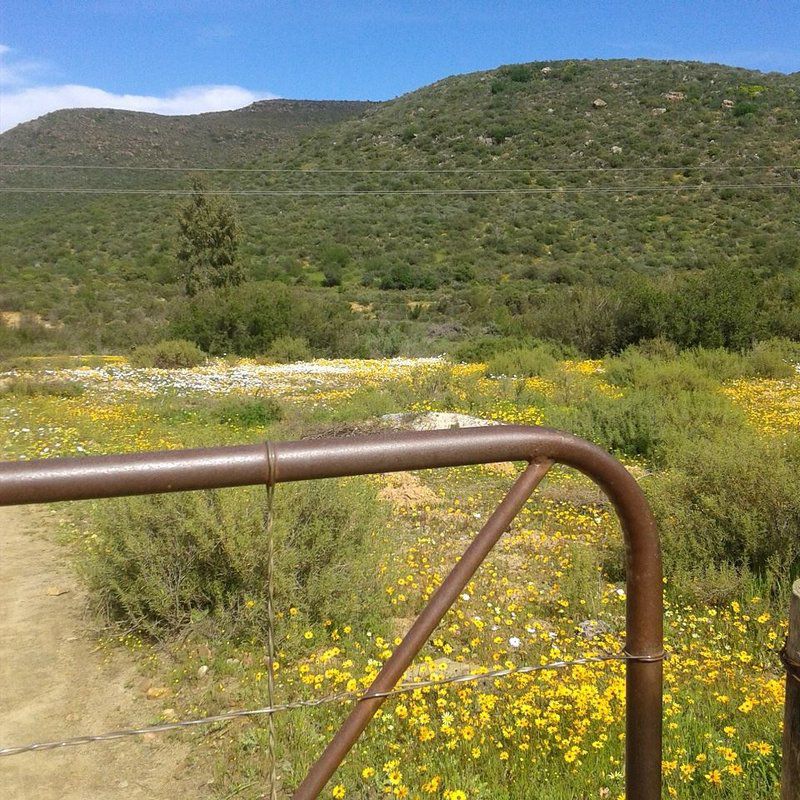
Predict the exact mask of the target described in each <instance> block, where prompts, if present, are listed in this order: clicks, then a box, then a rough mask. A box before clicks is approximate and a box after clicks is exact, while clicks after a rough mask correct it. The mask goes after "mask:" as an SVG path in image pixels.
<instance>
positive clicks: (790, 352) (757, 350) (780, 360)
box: [744, 339, 800, 378]
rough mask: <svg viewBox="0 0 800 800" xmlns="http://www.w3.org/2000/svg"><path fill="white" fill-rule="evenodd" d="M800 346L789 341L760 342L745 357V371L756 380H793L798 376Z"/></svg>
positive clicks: (772, 340) (771, 340)
mask: <svg viewBox="0 0 800 800" xmlns="http://www.w3.org/2000/svg"><path fill="white" fill-rule="evenodd" d="M798 362H800V346H798V345H797V343H795V342H790V341H788V340H787V339H770V340H768V341H765V342H758V343H756V344H755V345H754V346H753V349H752V350H751V351H750V352H749V353H748V354H747V355H746V356H745V357H744V371H745V373H746V374H747V375H748V376H751V377H755V378H791V377H793V376H794V375H796V374H797V372H796V364H797V363H798Z"/></svg>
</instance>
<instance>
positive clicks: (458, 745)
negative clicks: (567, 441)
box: [0, 358, 800, 800]
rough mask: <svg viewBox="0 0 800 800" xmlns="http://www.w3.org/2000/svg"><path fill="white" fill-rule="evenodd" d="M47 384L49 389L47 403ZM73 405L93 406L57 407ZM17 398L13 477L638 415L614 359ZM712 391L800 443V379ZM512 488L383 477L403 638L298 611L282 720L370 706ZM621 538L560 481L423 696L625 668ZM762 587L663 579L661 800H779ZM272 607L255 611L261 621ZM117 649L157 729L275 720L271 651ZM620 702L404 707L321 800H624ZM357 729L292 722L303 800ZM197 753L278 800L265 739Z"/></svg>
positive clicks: (88, 372) (99, 382) (646, 469)
mask: <svg viewBox="0 0 800 800" xmlns="http://www.w3.org/2000/svg"><path fill="white" fill-rule="evenodd" d="M47 385H52V386H53V387H55V388H54V389H53V391H47V390H46V388H45V389H42V390H37V388H36V387H40V388H41V387H46V386H47ZM60 385H62V386H63V385H67V386H70V387H78V389H77V390H76V391H72V390H70V391H63V392H59V391H58V389H57V387H58V386H60ZM0 386H2V387H3V392H2V396H0V418H2V420H3V428H2V432H0V450H1V451H2V456H3V458H7V459H11V458H39V457H52V456H61V455H80V454H83V453H101V452H113V451H133V450H140V449H158V448H170V447H180V446H193V445H198V444H210V443H226V442H234V441H235V442H241V441H247V440H258V439H263V438H264V436H265V435H269V436H276V437H278V436H287V437H289V436H294V435H297V433H298V432H300V431H303V430H307V429H309V428H311V429H313V430H315V432H318V431H320V430H322V431H323V432H324V430H325V428H326V426H327V427H328V428H330V429H335V428H336V426H337V425H341V424H342V423H344V422H348V421H349V422H355V421H359V422H360V421H364V420H365V419H366V418H368V417H376V416H378V417H379V416H381V415H385V414H392V413H397V412H407V411H410V412H417V413H425V412H430V411H452V412H459V413H464V414H471V415H477V416H481V417H484V418H487V419H492V420H495V421H497V422H515V423H525V424H560V423H561V421H562V420H563V419H564V418H565V414H566V413H567V412H568V411H570V409H572V408H575V407H577V406H578V405H579V404H581V403H582V402H583V401H584V400H585V399H586V398H587V397H590V396H592V397H602V398H604V399H605V400H604V402H609V403H612V404H613V403H615V402H619V401H621V400H622V399H623V398H624V397H625V395H626V389H625V387H624V386H620V385H617V384H614V383H611V382H610V381H609V380H607V378H606V375H605V370H604V364H603V363H602V362H600V361H566V362H562V363H561V364H560V365H559V366H558V369H557V370H554V371H552V372H551V373H549V374H547V375H535V376H529V377H523V378H514V377H508V376H495V375H491V374H489V373H488V372H487V368H486V366H485V365H481V364H470V365H453V364H450V363H448V362H446V361H443V360H439V359H420V360H413V359H393V360H381V361H345V360H342V361H318V362H313V363H311V364H294V365H282V366H264V365H259V364H257V363H255V362H248V361H238V362H235V363H231V362H216V363H213V364H211V365H209V366H205V367H198V368H194V369H190V370H172V371H166V370H155V369H133V368H131V367H130V366H129V365H128V364H127V363H126V362H125V361H124V360H122V359H118V358H107V359H104V360H101V359H97V358H95V359H92V360H91V362H88V361H86V360H82V359H74V360H72V361H67V362H65V361H63V360H62V361H61V362H60V363H58V364H57V365H54V364H53V363H51V362H49V361H47V360H43V361H42V362H35V361H28V362H27V363H26V364H25V365H24V366H22V367H20V368H17V369H15V370H10V371H8V372H7V373H5V374H3V375H0ZM19 387H23V388H19ZM24 387H27V388H24ZM31 387H32V388H31ZM718 393H719V396H720V398H721V402H727V403H729V404H731V406H732V407H734V408H735V409H738V410H739V411H741V412H742V413H743V414H744V415H745V417H746V420H747V422H746V424H747V425H748V426H749V427H750V428H751V429H752V430H753V431H755V432H756V434H757V435H758V436H762V437H767V438H770V439H775V438H778V439H784V438H786V439H788V438H789V437H792V436H794V435H796V434H797V431H798V429H799V428H800V402H799V398H800V376H797V377H795V378H787V379H767V378H736V379H733V380H729V381H725V382H724V383H723V384H722V385H721V386H720V387H719V390H718ZM231 397H236V398H242V399H245V400H258V399H259V398H271V399H272V400H277V401H278V402H279V403H280V405H281V408H282V409H283V414H284V419H283V420H282V421H280V422H276V423H270V424H269V425H266V426H252V425H244V424H237V423H236V422H235V421H233V422H231V421H230V419H229V418H228V417H226V416H225V415H224V414H219V413H217V409H218V408H219V404H220V403H222V402H225V401H229V400H230V398H231ZM621 455H622V457H623V460H625V461H626V463H627V465H628V466H629V468H630V469H631V470H632V471H633V472H634V474H635V475H637V476H639V477H644V478H646V480H648V481H651V480H653V479H657V477H658V474H657V473H658V470H657V468H656V467H655V466H654V465H653V464H652V463H650V462H649V461H648V460H647V458H644V457H637V456H636V455H631V454H621ZM516 470H517V467H515V466H513V465H502V466H494V465H492V466H484V467H468V468H467V467H465V468H458V469H452V470H447V471H441V472H431V473H415V474H413V475H406V476H402V477H400V478H397V476H395V477H379V478H369V479H365V480H369V481H377V483H378V486H377V488H378V489H379V490H380V495H381V496H382V497H383V502H385V503H388V504H390V505H391V508H392V512H393V513H392V514H391V515H390V519H391V521H390V522H389V523H388V525H387V527H386V529H385V530H376V531H374V533H373V535H374V536H375V537H376V538H382V539H384V540H386V539H389V540H390V541H391V557H390V558H386V559H383V560H382V561H381V562H380V563H376V564H375V565H374V568H375V572H376V576H377V577H376V580H377V581H378V582H379V583H380V586H381V590H382V591H383V592H384V593H385V598H384V602H385V603H387V604H388V607H389V608H391V615H390V619H389V620H388V622H387V624H386V627H385V629H384V630H380V631H377V630H376V631H373V630H365V629H364V628H363V626H362V625H361V624H360V621H359V619H353V620H350V621H348V622H347V623H346V624H341V623H338V624H335V623H334V622H332V621H331V620H322V621H320V622H316V623H311V622H309V620H308V619H307V618H306V617H305V616H304V615H302V614H301V613H299V612H298V611H297V609H294V608H289V609H288V610H287V611H286V612H285V613H282V614H281V617H282V618H281V619H280V620H279V626H280V639H279V641H280V648H279V653H278V664H277V665H276V680H277V687H278V688H277V691H278V699H279V701H290V700H295V699H301V698H314V697H319V696H322V695H327V694H331V693H335V692H340V691H343V690H349V691H352V690H356V689H361V688H364V687H366V686H367V685H368V684H369V683H370V681H371V680H372V678H373V677H374V675H375V674H376V673H377V671H378V669H379V668H380V665H381V663H382V662H383V661H384V660H385V659H386V658H387V657H388V656H389V655H390V653H391V652H392V648H393V647H394V646H395V645H396V644H397V643H398V642H399V641H400V638H399V637H400V636H402V634H403V632H404V631H405V629H406V628H407V627H408V625H409V624H410V621H411V620H412V619H413V618H414V616H415V615H416V614H417V613H418V612H419V610H420V609H421V608H422V606H423V605H424V603H425V602H426V600H427V598H428V597H429V596H430V595H431V593H432V592H433V591H434V589H435V588H436V587H437V585H438V584H439V582H440V581H441V579H442V578H443V577H444V575H446V574H447V571H448V570H449V568H450V567H451V565H452V564H453V562H454V560H455V559H456V558H457V557H458V555H459V554H460V553H461V552H462V551H463V549H464V548H465V547H466V544H467V543H468V541H469V539H470V537H471V536H472V535H473V534H474V533H475V531H476V530H477V529H478V527H479V526H480V524H481V521H482V520H483V519H484V518H485V517H486V516H487V514H489V513H490V512H491V510H492V509H493V507H494V506H495V505H496V504H497V502H498V501H499V499H500V497H501V496H502V494H503V491H504V488H505V487H506V486H507V485H508V484H509V483H510V481H511V480H512V477H513V475H514V474H515V472H516ZM398 480H399V481H400V484H398ZM278 491H280V488H279V489H278ZM244 496H245V495H243V497H244ZM254 497H255V498H257V497H258V495H254V494H253V493H252V492H251V493H250V494H249V495H247V498H248V499H249V500H251V501H252V500H253V498H254ZM256 502H257V500H256ZM64 513H65V514H66V513H67V512H66V510H65V512H64ZM65 531H67V532H68V534H69V538H70V541H71V542H72V544H73V546H75V547H76V548H78V549H79V550H87V549H91V548H95V550H96V549H97V543H96V540H95V539H93V537H95V536H96V534H95V532H94V529H93V523H92V515H91V513H87V512H86V510H85V509H84V510H83V511H82V512H81V513H80V514H79V515H72V516H70V518H69V521H68V522H66V523H65ZM619 537H620V535H619V531H618V529H617V526H616V522H615V519H614V515H613V512H612V510H611V509H610V508H609V507H608V506H607V504H606V503H605V502H604V500H603V498H602V497H601V496H600V495H599V494H598V493H597V492H596V491H595V490H594V488H593V487H592V486H591V485H590V484H589V483H588V482H587V481H586V480H585V479H583V478H582V477H580V476H577V475H575V474H574V473H571V472H569V471H567V470H561V469H556V470H554V471H553V472H552V474H551V476H550V477H549V478H548V480H547V482H546V484H545V485H544V486H543V489H542V490H541V491H540V492H539V493H538V495H537V496H536V497H535V499H534V500H533V501H531V502H530V503H529V504H528V507H527V508H525V509H524V510H523V512H522V513H521V514H520V515H519V517H518V518H517V520H516V521H515V523H514V524H513V526H512V528H511V530H510V531H509V532H508V533H507V535H506V536H505V537H504V538H503V540H502V541H501V543H500V544H499V545H498V547H497V548H495V551H494V552H493V553H492V554H491V555H490V557H489V559H488V560H487V562H486V563H485V564H484V566H483V567H482V568H481V569H480V570H479V572H478V574H477V575H476V577H475V579H474V580H473V581H472V582H471V584H470V585H469V586H468V587H467V590H466V591H465V592H464V593H463V594H462V596H461V598H460V601H459V602H458V603H457V605H456V606H455V607H454V608H453V609H452V610H451V612H450V613H449V614H448V615H447V617H446V619H445V620H444V622H443V623H442V625H441V626H440V629H439V630H438V631H437V633H436V635H435V636H434V637H433V638H432V640H431V641H430V642H429V643H428V644H427V646H426V647H425V650H424V653H423V656H422V658H421V659H420V662H419V663H418V664H417V665H416V666H415V667H414V668H413V670H412V673H413V674H412V675H411V678H412V679H414V680H420V679H425V678H429V677H430V678H440V677H448V676H452V675H456V674H459V673H463V672H470V673H472V672H479V671H486V670H490V669H497V668H502V667H507V668H512V667H514V666H522V665H527V664H545V663H547V662H550V661H555V660H561V659H567V660H568V659H572V658H575V657H579V656H586V655H597V654H603V653H609V652H616V651H618V650H619V648H620V645H621V642H622V640H623V638H624V609H625V593H624V588H623V585H624V584H623V583H622V581H621V575H619V574H616V573H615V570H614V569H613V568H610V567H609V564H610V563H613V553H614V551H615V549H616V547H617V544H618V541H619ZM747 586H748V591H739V592H738V593H737V594H736V595H735V597H733V598H731V597H727V598H726V599H725V601H724V602H721V603H718V604H713V605H709V604H702V603H698V602H693V601H691V600H687V598H686V596H685V595H682V594H678V593H675V592H673V591H672V586H671V580H670V575H667V581H666V591H667V600H668V602H667V611H666V639H667V646H668V650H669V653H670V657H669V659H668V660H667V662H666V664H665V674H666V687H665V693H666V694H665V720H664V722H665V754H664V775H665V796H669V797H680V798H705V797H719V798H731V799H733V800H745V798H746V799H747V800H767V798H773V797H774V796H775V794H776V791H777V789H776V786H777V779H778V774H779V762H778V758H779V749H780V734H781V710H782V702H783V681H782V675H781V672H780V669H779V666H778V662H777V659H776V657H775V650H776V648H777V647H778V646H779V644H780V642H781V641H782V640H783V637H784V635H785V627H784V625H785V623H784V616H783V615H782V614H781V612H780V607H779V606H777V607H776V604H775V602H774V598H771V597H770V596H768V594H767V593H766V592H761V591H760V590H759V588H758V584H757V582H755V581H753V582H751V583H750V584H748V585H747ZM258 602H260V601H258V600H257V599H251V598H242V605H243V608H246V609H248V610H249V611H250V612H251V613H257V612H258V611H259V606H258ZM119 638H120V641H121V642H122V643H123V644H125V645H126V646H129V647H131V648H132V649H134V650H135V651H136V652H137V653H140V654H141V661H142V668H143V669H145V670H147V671H148V672H149V673H150V674H151V675H152V677H153V680H154V681H161V682H163V683H164V684H165V685H166V686H168V688H169V692H168V693H167V694H166V696H165V697H164V698H163V700H161V701H159V702H161V703H162V705H161V707H160V708H159V710H158V711H157V712H154V715H156V716H158V718H160V719H174V718H176V717H181V716H184V715H195V714H204V713H214V712H217V711H220V710H224V709H228V708H236V707H245V706H248V707H250V706H258V705H264V704H265V697H266V678H265V670H266V664H265V657H264V650H263V644H262V643H261V640H260V639H259V638H258V637H257V636H255V635H253V636H250V637H242V636H238V637H236V638H225V637H216V638H213V639H208V640H206V639H203V638H202V637H197V636H191V637H185V638H183V639H182V640H180V642H172V643H167V644H166V645H165V644H164V643H161V644H159V645H158V646H156V645H155V644H154V643H152V642H148V641H147V640H146V639H144V638H142V637H140V636H137V635H136V634H131V633H127V634H125V635H123V636H120V637H119ZM624 691H625V689H624V666H623V665H622V664H620V663H619V662H613V661H608V662H604V663H597V664H588V665H583V666H577V667H574V668H571V669H569V670H561V671H542V672H535V673H531V674H525V675H522V674H519V675H512V676H510V677H508V678H503V679H494V680H486V681H478V682H473V683H469V684H456V685H450V686H441V687H435V688H428V689H420V690H416V691H414V692H413V693H409V694H406V695H400V696H398V697H395V698H392V699H390V700H389V701H387V703H386V704H385V706H384V707H383V709H382V710H381V711H380V712H379V714H378V716H377V718H376V720H375V721H374V723H373V724H372V725H371V726H370V728H369V729H368V731H367V733H366V734H365V735H364V737H363V738H362V740H361V741H360V742H359V744H358V745H357V747H356V749H355V750H354V751H353V753H352V754H351V755H350V757H349V758H348V759H347V761H346V763H345V765H344V766H343V767H342V769H341V770H340V771H339V773H338V774H337V776H336V778H335V781H334V782H333V783H332V784H331V785H330V786H329V787H328V788H327V789H326V793H325V795H323V796H326V797H333V798H379V797H396V798H406V797H407V798H442V800H468V799H469V800H479V799H484V798H492V799H493V800H512V799H513V800H522V798H530V797H533V796H535V797H537V798H542V799H543V800H567V798H620V797H621V796H622V793H623V763H622V753H623V729H624V724H623V714H624ZM346 711H347V708H346V706H345V707H343V706H340V705H334V706H324V707H320V708H315V709H309V710H302V711H295V712H291V713H290V714H288V715H282V716H280V717H279V718H277V720H276V721H277V724H278V731H279V741H280V748H279V768H280V769H279V772H280V774H281V778H282V784H283V786H284V787H285V788H286V789H287V790H288V789H290V788H291V787H292V786H293V785H295V784H296V783H297V782H298V781H299V779H300V778H301V777H302V774H303V771H304V769H305V767H307V765H308V764H309V763H310V762H311V761H312V760H313V758H314V757H315V756H316V755H317V754H318V753H319V752H320V750H321V748H322V747H323V746H324V743H325V741H326V740H327V738H329V736H330V735H331V733H332V732H333V731H334V730H335V728H336V727H337V724H338V722H339V721H340V720H341V719H343V716H344V714H345V713H346ZM195 741H196V745H197V748H198V757H200V758H211V759H214V760H215V762H216V764H217V777H216V779H215V782H214V784H213V785H212V786H211V787H210V792H212V794H213V795H214V796H216V797H219V798H223V797H224V798H230V797H234V796H235V797H243V798H246V797H252V798H255V797H259V796H260V794H261V791H262V790H263V785H264V784H263V779H264V775H265V774H266V764H265V763H264V762H265V759H264V752H265V746H266V741H267V731H266V723H265V722H258V721H246V722H245V721H243V722H237V723H235V724H231V725H229V726H228V727H226V728H224V729H221V730H220V731H219V732H218V733H216V734H215V735H213V736H208V737H201V736H197V738H196V740H195Z"/></svg>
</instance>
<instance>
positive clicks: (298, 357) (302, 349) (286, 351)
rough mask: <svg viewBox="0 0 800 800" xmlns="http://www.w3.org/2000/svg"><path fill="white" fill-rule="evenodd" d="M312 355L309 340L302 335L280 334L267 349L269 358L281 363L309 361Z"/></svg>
mask: <svg viewBox="0 0 800 800" xmlns="http://www.w3.org/2000/svg"><path fill="white" fill-rule="evenodd" d="M312 356H313V353H312V352H311V348H310V347H309V346H308V341H307V340H306V339H305V338H304V337H302V336H279V337H278V338H277V339H274V340H273V342H272V344H271V345H270V346H269V350H267V359H268V360H269V361H277V362H279V363H291V362H292V361H308V359H310V358H311V357H312Z"/></svg>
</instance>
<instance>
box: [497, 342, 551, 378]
mask: <svg viewBox="0 0 800 800" xmlns="http://www.w3.org/2000/svg"><path fill="white" fill-rule="evenodd" d="M557 353H558V351H557V349H556V348H554V347H552V346H550V345H546V344H540V345H537V346H535V347H530V348H516V349H514V350H508V351H506V352H505V353H498V354H497V355H496V356H494V357H493V358H492V359H491V360H490V361H489V363H488V365H487V371H488V372H489V374H490V375H515V376H517V377H519V378H529V377H531V376H533V375H549V374H551V373H553V372H554V371H555V370H556V369H557V368H558V357H557Z"/></svg>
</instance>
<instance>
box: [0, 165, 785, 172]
mask: <svg viewBox="0 0 800 800" xmlns="http://www.w3.org/2000/svg"><path fill="white" fill-rule="evenodd" d="M0 169H40V170H41V169H54V170H55V169H62V170H94V171H114V172H240V173H259V174H262V173H295V174H300V175H315V174H320V175H455V174H468V175H494V174H498V175H500V174H519V173H528V172H551V173H562V172H688V171H692V172H695V171H699V170H704V171H724V170H736V169H749V170H795V169H800V164H708V165H705V166H703V165H695V166H673V167H658V166H643V167H515V168H510V167H509V168H505V167H501V168H497V169H481V168H479V167H478V168H475V169H471V168H469V167H459V168H447V167H442V168H439V167H425V168H419V169H344V168H342V169H335V168H331V169H316V168H312V169H303V168H301V167H296V168H293V167H265V168H256V167H197V166H195V167H148V166H123V165H101V164H0Z"/></svg>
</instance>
